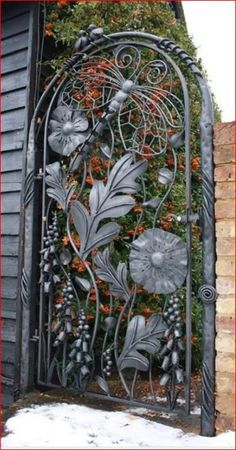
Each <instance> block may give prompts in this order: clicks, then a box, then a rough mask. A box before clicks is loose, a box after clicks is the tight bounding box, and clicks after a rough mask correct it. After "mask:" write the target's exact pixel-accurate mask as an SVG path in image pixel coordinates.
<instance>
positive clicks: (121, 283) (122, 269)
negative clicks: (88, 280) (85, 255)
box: [94, 249, 130, 301]
mask: <svg viewBox="0 0 236 450" xmlns="http://www.w3.org/2000/svg"><path fill="white" fill-rule="evenodd" d="M94 263H95V265H96V266H97V269H96V270H95V273H96V275H97V276H98V278H100V279H101V280H103V281H106V282H107V283H110V286H109V289H110V292H111V293H112V294H113V295H114V296H115V297H120V298H123V299H124V300H126V301H128V300H129V298H130V291H129V288H128V283H127V267H126V264H125V263H121V262H120V263H119V264H118V267H117V269H115V268H114V267H113V265H112V264H111V262H110V254H109V249H105V250H104V252H103V253H101V252H98V253H97V255H96V256H94Z"/></svg>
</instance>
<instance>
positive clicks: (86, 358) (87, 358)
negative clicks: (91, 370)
mask: <svg viewBox="0 0 236 450" xmlns="http://www.w3.org/2000/svg"><path fill="white" fill-rule="evenodd" d="M84 360H85V362H86V363H87V364H89V363H90V362H92V358H91V356H90V355H89V354H88V353H86V355H84Z"/></svg>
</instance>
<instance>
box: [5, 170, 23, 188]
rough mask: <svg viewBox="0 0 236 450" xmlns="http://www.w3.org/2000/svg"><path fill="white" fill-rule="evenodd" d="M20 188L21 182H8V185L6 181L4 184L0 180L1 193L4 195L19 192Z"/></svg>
mask: <svg viewBox="0 0 236 450" xmlns="http://www.w3.org/2000/svg"><path fill="white" fill-rule="evenodd" d="M10 173H11V172H10ZM16 173H17V172H16ZM21 188H22V182H21V181H16V182H15V181H9V183H8V182H6V181H5V182H4V181H2V180H1V191H2V192H4V193H8V192H19V191H21Z"/></svg>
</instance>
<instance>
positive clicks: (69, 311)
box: [65, 308, 71, 317]
mask: <svg viewBox="0 0 236 450" xmlns="http://www.w3.org/2000/svg"><path fill="white" fill-rule="evenodd" d="M65 316H68V317H70V316H71V309H70V308H66V311H65Z"/></svg>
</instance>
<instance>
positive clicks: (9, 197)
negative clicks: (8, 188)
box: [1, 192, 20, 214]
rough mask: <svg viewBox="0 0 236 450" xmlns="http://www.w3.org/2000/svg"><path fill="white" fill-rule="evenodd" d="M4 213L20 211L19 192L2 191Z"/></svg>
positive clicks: (2, 210) (2, 209)
mask: <svg viewBox="0 0 236 450" xmlns="http://www.w3.org/2000/svg"><path fill="white" fill-rule="evenodd" d="M1 212H2V214H8V213H17V212H20V196H19V194H18V193H17V192H7V193H2V206H1Z"/></svg>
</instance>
